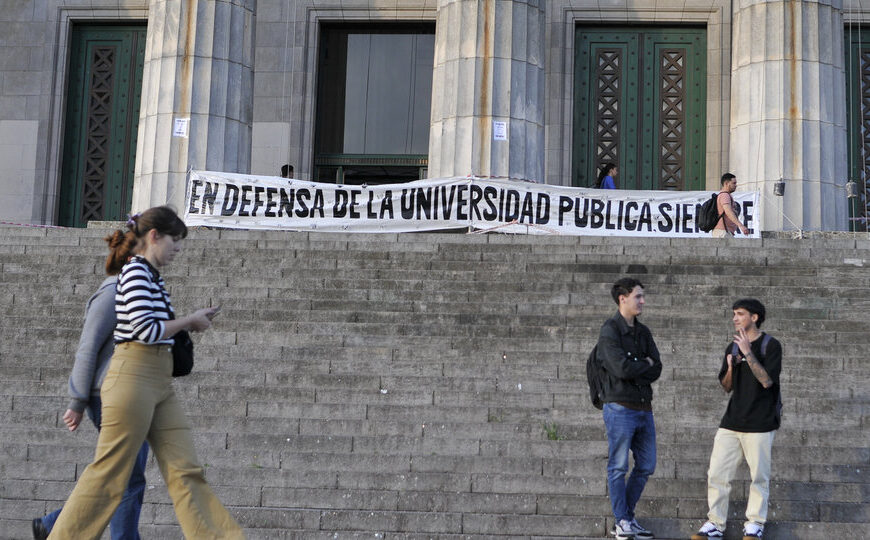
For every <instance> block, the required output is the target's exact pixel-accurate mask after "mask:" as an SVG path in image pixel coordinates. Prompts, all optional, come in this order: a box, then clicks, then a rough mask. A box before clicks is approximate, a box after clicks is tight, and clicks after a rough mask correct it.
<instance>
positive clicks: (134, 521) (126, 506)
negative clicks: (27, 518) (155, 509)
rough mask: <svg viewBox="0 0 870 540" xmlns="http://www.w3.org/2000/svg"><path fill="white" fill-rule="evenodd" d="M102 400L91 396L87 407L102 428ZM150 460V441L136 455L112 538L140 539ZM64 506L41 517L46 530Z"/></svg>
mask: <svg viewBox="0 0 870 540" xmlns="http://www.w3.org/2000/svg"><path fill="white" fill-rule="evenodd" d="M102 405H103V404H102V401H100V398H99V397H97V396H91V401H90V403H89V404H88V407H87V409H85V410H86V411H87V413H88V417H90V419H91V421H92V422H93V423H94V425H95V426H96V427H97V429H98V430H99V429H100V425H101V423H102V422H101V420H102V409H103V406H102ZM147 462H148V443H147V442H143V443H142V448H140V449H139V453H138V454H137V455H136V463H135V464H134V465H133V472H132V473H130V482H129V483H128V484H127V489H126V490H125V491H124V496H123V497H122V498H121V504H119V505H118V508H117V510H115V514H114V515H113V516H112V521H110V522H109V529H110V531H111V536H112V540H140V539H139V513H140V512H141V511H142V499H143V497H144V496H145V464H146V463H147ZM61 510H62V508H59V509H57V510H55V511H54V512H52V513H50V514H48V515H47V516H45V517H43V518H41V519H42V524H43V526H44V527H45V530H47V531H48V532H51V529H52V528H54V523H55V521H57V517H58V516H59V515H60V511H61Z"/></svg>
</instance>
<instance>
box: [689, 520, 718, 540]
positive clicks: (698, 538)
mask: <svg viewBox="0 0 870 540" xmlns="http://www.w3.org/2000/svg"><path fill="white" fill-rule="evenodd" d="M723 536H724V532H723V531H722V529H720V528H719V527H717V526H716V524H714V523H713V522H712V521H708V522H707V523H705V524H703V525H701V528H700V529H699V530H698V532H697V533H695V534H693V535H692V540H706V539H707V538H722V537H723Z"/></svg>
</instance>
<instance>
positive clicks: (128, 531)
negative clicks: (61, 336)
mask: <svg viewBox="0 0 870 540" xmlns="http://www.w3.org/2000/svg"><path fill="white" fill-rule="evenodd" d="M124 238H125V235H124V233H122V232H121V231H115V233H114V234H111V235H109V236H107V237H106V242H107V243H108V244H109V249H110V250H111V249H113V248H116V247H117V246H119V245H121V243H122V242H123V241H124ZM121 266H122V262H120V261H116V260H114V259H113V258H112V257H111V256H110V257H109V258H108V259H106V275H107V276H108V277H106V279H104V280H103V283H101V284H100V286H99V288H97V291H96V292H95V293H94V295H93V296H91V298H90V300H88V305H87V308H86V309H85V322H84V325H83V326H82V335H81V338H80V339H79V347H78V349H76V356H75V362H74V363H73V368H72V374H71V375H70V377H69V395H70V403H69V407H68V408H67V410H66V412H65V413H64V415H63V421H64V423H65V424H66V426H67V428H69V430H70V431H75V430H76V429H78V427H79V425H80V424H81V421H82V417H83V416H84V413H85V412H87V414H88V417H89V418H90V419H91V421H92V422H93V423H94V426H96V428H97V430H99V429H100V424H101V419H102V414H101V413H102V400H101V399H100V387H101V386H102V384H103V379H104V378H105V376H106V370H107V369H108V368H109V359H110V358H111V357H112V350H113V349H114V348H115V343H114V340H113V334H114V331H115V322H116V320H117V319H116V318H115V287H116V285H117V284H118V272H120V271H121ZM147 461H148V443H147V442H146V443H142V447H141V448H140V449H139V453H138V454H137V455H136V458H135V461H134V465H133V472H132V473H131V474H130V481H129V483H128V484H127V489H126V490H125V491H124V495H123V497H122V498H121V504H120V505H119V506H118V509H117V510H115V514H114V515H113V516H112V520H111V522H110V523H109V529H110V530H111V538H112V540H139V531H138V527H139V513H140V511H141V510H142V497H143V495H144V494H145V465H146V463H147ZM58 515H60V510H55V511H54V512H52V513H50V514H48V515H46V516H44V517H41V518H36V519H34V520H33V538H34V539H35V540H45V539H46V538H48V534H49V533H50V532H51V529H52V528H53V527H54V522H55V521H57V516H58Z"/></svg>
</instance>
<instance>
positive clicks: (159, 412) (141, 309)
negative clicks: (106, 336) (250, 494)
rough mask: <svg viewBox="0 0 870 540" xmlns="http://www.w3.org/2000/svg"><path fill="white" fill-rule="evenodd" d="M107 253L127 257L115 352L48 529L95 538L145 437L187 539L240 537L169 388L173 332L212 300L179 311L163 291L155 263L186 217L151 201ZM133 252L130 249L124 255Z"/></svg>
mask: <svg viewBox="0 0 870 540" xmlns="http://www.w3.org/2000/svg"><path fill="white" fill-rule="evenodd" d="M127 226H128V228H129V231H127V233H126V235H125V239H124V241H123V242H122V243H120V245H117V247H113V248H112V252H111V254H110V255H109V257H110V258H111V259H113V260H114V261H119V262H123V261H127V262H126V264H124V265H123V268H122V269H121V273H120V275H119V276H118V285H117V290H116V295H115V313H116V314H117V318H118V322H117V326H116V327H115V352H114V354H113V355H112V360H111V363H110V365H109V371H108V373H107V374H106V378H105V380H104V381H103V386H102V390H101V397H102V400H103V411H102V412H103V423H102V429H101V430H100V436H99V439H98V440H97V451H96V455H95V457H94V461H93V463H91V464H90V465H88V467H87V468H86V469H85V470H84V472H83V473H82V475H81V477H80V478H79V481H78V483H77V484H76V487H75V489H73V492H72V494H71V495H70V498H69V499H68V500H67V502H66V504H65V505H64V507H63V510H62V511H61V513H60V517H59V518H58V520H57V522H56V523H55V525H54V529H52V531H51V534H50V535H49V539H52V540H53V539H61V540H86V539H93V540H97V539H99V538H100V536H101V535H102V533H103V530H104V529H105V528H106V525H108V523H109V520H110V519H111V517H112V513H113V512H114V511H115V508H116V507H117V506H118V503H119V502H120V500H121V495H122V493H123V491H124V488H125V486H126V484H127V480H128V479H129V478H130V471H131V470H132V468H133V462H134V461H135V458H136V454H137V452H138V451H139V448H140V447H141V446H142V442H143V441H145V440H146V439H147V441H148V443H149V444H150V445H151V449H152V451H153V452H154V456H155V457H156V458H157V464H158V465H159V467H160V473H161V474H162V475H163V479H164V480H165V481H166V486H167V488H168V490H169V496H170V497H171V498H172V502H173V504H174V507H175V515H176V516H177V517H178V522H179V524H180V525H181V529H182V532H183V533H184V536H185V538H188V539H218V538H220V539H233V540H236V539H243V538H244V534H243V533H242V530H241V528H240V527H239V525H238V524H237V523H236V522H235V520H234V519H233V518H232V516H230V514H229V512H227V510H226V508H224V506H223V505H222V504H221V503H220V501H218V500H217V497H215V495H214V493H212V491H211V488H210V487H209V486H208V484H207V483H206V481H205V477H204V476H203V471H202V467H201V466H200V464H199V461H198V459H197V457H196V453H195V451H194V448H193V438H192V436H191V428H190V423H189V422H188V420H187V418H186V416H185V414H184V411H183V410H182V408H181V403H180V402H179V400H178V398H177V397H176V396H175V392H174V391H173V389H172V351H171V349H170V347H171V345H172V343H173V340H172V337H173V336H174V335H175V334H176V333H177V332H179V331H181V330H189V331H202V330H205V329H207V328H208V327H209V326H211V319H212V318H213V317H214V316H215V315H216V314H217V310H218V308H204V309H200V310H198V311H196V312H194V313H193V314H191V315H187V316H185V317H181V318H175V312H174V310H173V309H172V304H171V303H170V301H169V293H167V292H166V289H165V286H164V282H163V278H162V277H160V272H159V271H158V268H161V267H163V266H165V265H167V264H169V263H170V262H172V260H173V259H174V258H175V255H176V254H178V252H179V250H180V249H181V244H182V241H183V239H184V238H185V237H186V236H187V227H186V226H185V225H184V222H183V221H181V219H179V217H178V216H177V215H176V214H175V212H174V211H173V210H172V209H170V208H168V207H166V206H160V207H156V208H151V209H149V210H147V211H145V212H143V213H142V214H141V215H137V216H134V217H133V218H131V220H130V221H129V222H128V223H127ZM131 255H132V256H131Z"/></svg>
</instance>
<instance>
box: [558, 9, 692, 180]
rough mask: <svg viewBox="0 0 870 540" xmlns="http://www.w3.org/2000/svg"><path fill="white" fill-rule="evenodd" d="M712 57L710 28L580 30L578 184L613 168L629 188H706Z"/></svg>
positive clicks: (575, 167) (576, 111) (576, 91)
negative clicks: (708, 79) (709, 59)
mask: <svg viewBox="0 0 870 540" xmlns="http://www.w3.org/2000/svg"><path fill="white" fill-rule="evenodd" d="M706 55H707V37H706V31H705V30H704V29H703V28H678V29H673V28H659V27H636V26H633V27H619V28H617V27H601V26H598V27H586V26H578V27H577V30H576V35H575V54H574V148H573V167H572V181H573V184H574V185H575V186H595V184H596V180H597V177H598V169H599V167H600V166H601V165H603V164H604V163H608V162H612V163H615V164H617V165H618V166H619V176H618V178H617V179H616V183H617V186H618V187H620V188H622V189H669V190H695V189H704V187H705V178H704V175H705V172H704V171H705V169H704V152H705V142H704V141H705V134H706V128H705V126H706V102H707V85H706V76H707V67H706Z"/></svg>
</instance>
